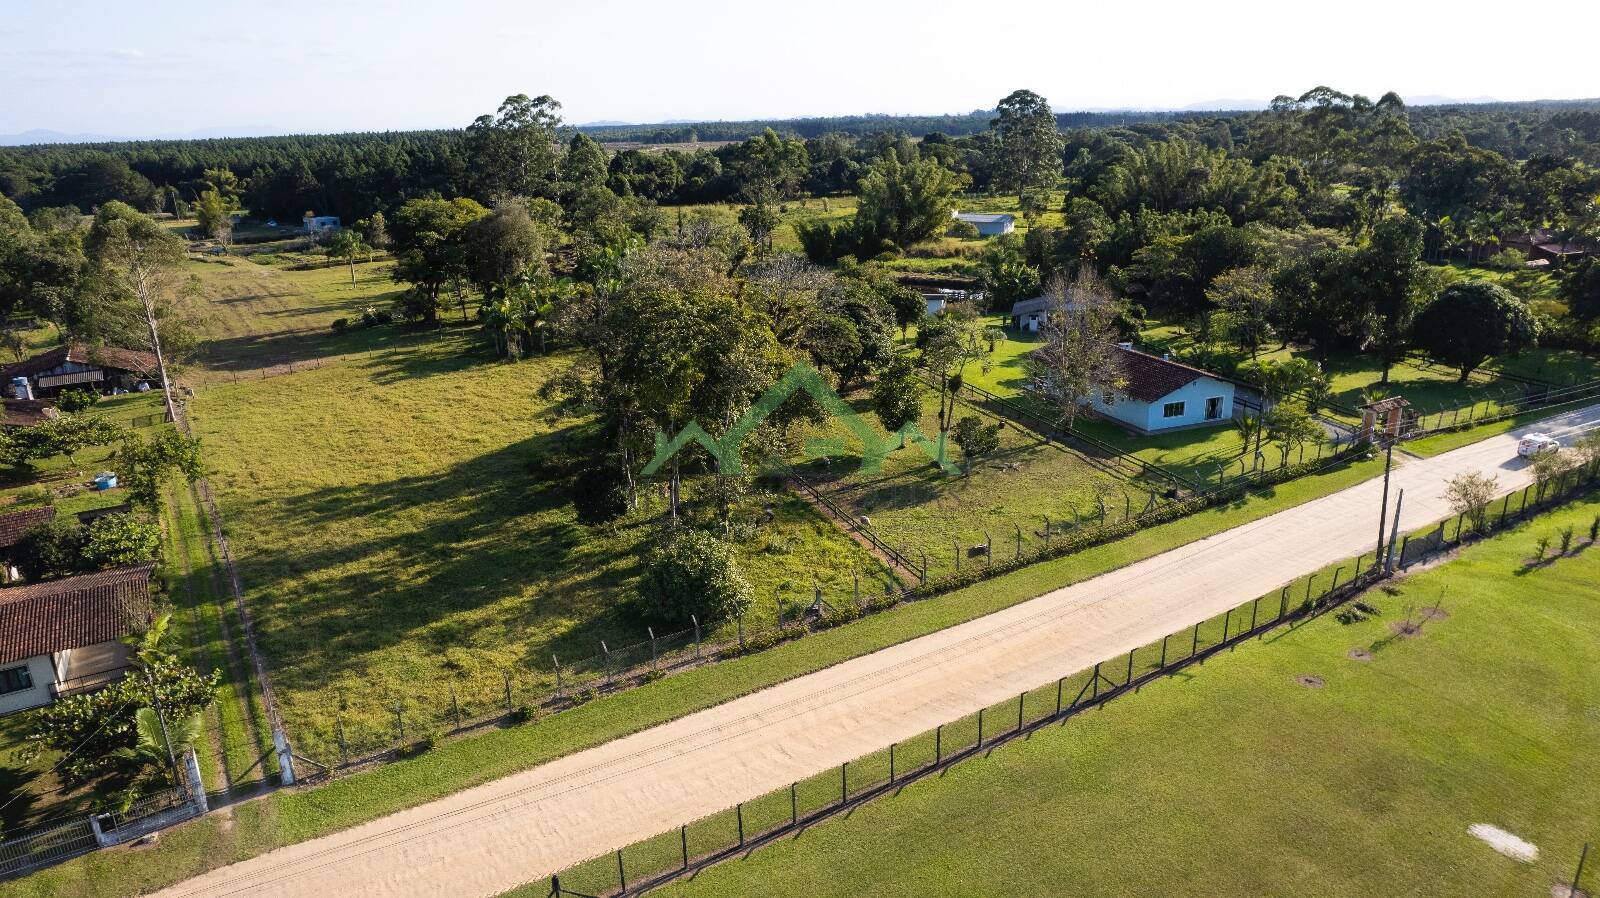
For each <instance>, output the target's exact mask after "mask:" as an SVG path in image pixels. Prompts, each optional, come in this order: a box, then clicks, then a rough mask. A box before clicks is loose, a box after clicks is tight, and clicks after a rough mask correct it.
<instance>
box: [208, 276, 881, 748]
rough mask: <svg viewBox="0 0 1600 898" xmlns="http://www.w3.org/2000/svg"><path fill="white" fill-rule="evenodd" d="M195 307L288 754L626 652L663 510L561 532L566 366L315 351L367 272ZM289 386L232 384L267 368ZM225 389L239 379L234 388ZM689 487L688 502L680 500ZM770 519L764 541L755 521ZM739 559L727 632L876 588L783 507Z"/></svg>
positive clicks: (362, 299)
mask: <svg viewBox="0 0 1600 898" xmlns="http://www.w3.org/2000/svg"><path fill="white" fill-rule="evenodd" d="M195 264H197V265H203V266H207V267H206V268H205V269H204V272H205V274H204V275H203V277H206V278H209V280H208V282H207V291H206V294H205V297H204V301H205V303H206V309H207V310H209V311H211V312H212V314H211V315H210V316H209V317H208V322H207V327H208V328H210V333H211V334H213V335H214V337H213V339H211V340H209V341H208V342H207V345H206V346H205V348H204V350H203V351H202V354H201V358H202V360H203V362H204V367H203V368H202V370H201V371H200V372H198V374H199V376H198V377H197V378H196V380H197V381H199V382H200V385H199V387H198V389H197V391H196V395H195V397H194V398H193V399H192V400H191V401H190V414H191V420H192V421H193V423H194V426H195V430H196V433H197V434H198V435H200V436H201V438H202V439H203V440H204V441H205V442H206V445H207V452H208V462H209V464H210V466H211V469H212V476H211V480H212V484H213V486H214V488H215V489H216V491H217V493H218V496H219V501H220V502H221V504H222V511H223V516H224V519H225V520H226V521H227V523H228V526H229V529H230V538H231V540H232V542H233V545H234V551H235V554H236V557H237V560H238V564H239V569H240V575H241V577H242V578H243V581H244V582H245V583H246V584H247V588H248V589H249V590H250V594H249V601H250V602H251V603H252V608H253V609H255V613H256V615H257V616H258V626H259V627H260V635H261V640H262V645H263V647H264V650H265V651H266V653H267V655H268V656H269V658H270V659H271V664H272V667H273V669H274V677H275V684H276V687H277V690H278V694H279V697H280V700H281V702H282V705H283V708H284V711H285V714H286V716H287V718H288V722H289V726H290V729H291V732H293V733H295V735H296V738H297V740H298V742H299V744H301V745H302V746H304V747H305V749H307V750H309V751H311V752H312V753H314V754H320V755H321V756H323V757H330V756H336V755H337V749H336V747H335V733H336V726H335V724H336V720H337V719H339V718H342V719H343V723H344V726H345V729H346V735H347V737H348V739H349V741H350V743H351V744H352V745H361V744H364V743H371V742H374V741H381V740H383V739H387V738H388V737H389V736H390V735H391V733H392V727H391V724H392V722H393V706H394V704H395V703H400V704H401V705H402V706H403V707H404V709H405V713H406V714H408V715H409V714H412V713H416V714H418V715H419V716H422V715H425V714H428V713H431V714H432V715H433V716H434V717H435V718H437V717H438V716H439V713H440V712H441V710H448V709H449V708H450V701H451V700H450V697H449V696H450V692H451V690H454V692H455V693H456V695H457V698H458V700H459V701H460V702H461V704H462V705H463V711H464V713H465V714H467V715H469V716H470V715H472V714H474V713H478V712H481V711H484V710H487V709H488V708H490V707H493V706H495V705H496V704H498V703H499V702H500V701H502V700H503V680H502V673H506V672H509V673H511V674H512V675H513V686H514V688H515V689H516V690H517V691H518V693H519V694H520V695H522V696H523V697H524V698H528V697H531V696H532V695H533V694H534V690H538V691H539V692H540V693H542V692H543V691H544V690H546V689H549V688H551V687H552V686H553V671H552V663H551V660H550V659H551V655H552V654H555V655H557V656H560V657H562V658H564V659H566V660H567V661H569V662H570V661H572V660H575V659H578V658H585V657H588V656H591V655H597V654H600V652H601V641H602V640H604V641H605V642H606V643H607V644H608V645H609V646H610V647H612V648H616V647H619V646H623V645H631V644H633V643H636V642H639V641H641V640H643V639H644V638H645V634H646V630H645V624H646V622H644V621H640V620H638V619H636V618H635V617H633V616H632V615H631V614H630V612H629V610H628V607H629V606H628V600H629V599H630V598H631V596H632V594H633V586H632V584H633V582H634V578H635V577H636V576H637V574H638V571H637V567H636V565H637V559H638V557H639V555H640V552H641V549H642V546H643V545H644V544H645V543H646V542H647V541H648V540H649V539H651V538H652V535H653V533H654V528H655V526H656V525H655V521H656V520H658V519H659V512H660V511H661V508H662V505H661V499H660V497H659V494H658V493H656V492H655V491H654V490H653V488H650V489H647V490H646V495H645V496H644V503H645V510H644V512H643V513H641V514H640V515H638V516H636V517H631V518H629V519H628V520H626V521H625V522H623V523H621V524H619V525H617V526H614V527H603V528H589V527H585V526H583V525H580V524H578V523H577V522H576V520H575V518H574V513H573V511H572V508H571V504H570V493H569V486H568V482H569V477H570V474H571V472H572V471H573V470H574V469H575V467H576V466H577V465H579V464H581V463H582V462H583V460H584V458H583V454H584V452H585V451H586V450H585V446H586V443H585V442H584V441H583V440H584V436H585V428H586V427H587V424H586V423H585V422H582V421H573V420H567V419H561V418H556V417H553V416H552V414H551V411H550V408H549V406H548V404H547V403H546V402H545V401H544V400H541V399H539V398H538V397H537V396H536V392H537V390H538V387H539V385H540V384H541V383H542V382H543V381H544V380H545V379H546V378H547V377H548V376H550V375H551V374H553V373H554V372H556V371H557V370H559V369H560V368H561V367H563V366H564V365H565V364H567V362H568V361H569V360H568V359H567V358H565V357H549V358H540V359H535V360H530V361H526V362H524V363H521V364H509V363H503V362H498V361H496V360H494V359H493V358H492V357H491V355H490V353H489V351H488V349H487V347H486V345H485V341H483V339H482V337H481V335H480V334H479V333H478V332H477V330H476V328H473V327H470V326H468V327H458V326H452V327H450V328H448V329H446V330H444V331H441V332H429V333H419V332H412V331H408V330H407V329H405V328H401V327H384V328H374V329H359V328H358V329H355V330H352V331H351V332H349V333H347V334H344V335H334V334H332V333H331V332H329V331H328V329H327V322H329V321H331V320H332V319H333V318H335V317H354V316H355V314H357V313H358V310H359V309H360V308H361V307H362V306H363V305H366V304H372V303H379V302H384V301H386V296H385V294H386V292H387V291H389V290H391V289H392V285H390V284H389V282H388V280H387V276H386V274H385V271H386V266H385V265H383V264H381V263H380V264H377V265H372V266H359V267H358V269H357V271H358V278H357V284H356V285H355V287H353V288H352V287H351V285H350V283H349V279H348V278H349V275H348V272H347V271H346V270H344V269H326V270H318V271H307V272H287V271H277V270H272V269H262V268H259V267H257V266H254V265H253V263H250V262H247V261H240V260H227V261H226V262H224V263H222V264H221V265H220V266H218V267H216V268H215V269H213V268H211V267H210V266H211V265H212V264H213V263H210V262H206V263H195ZM286 357H287V358H289V359H294V360H299V361H301V362H311V361H316V362H317V363H318V364H319V367H309V368H308V367H305V366H302V367H301V368H300V369H298V370H297V371H296V372H295V373H290V374H281V375H275V376H268V377H262V376H261V375H262V373H263V372H260V371H254V370H252V369H255V368H258V367H260V366H262V365H264V364H267V363H271V364H281V362H282V361H283V360H284V359H285V358H286ZM235 375H237V377H235ZM696 488H697V485H696V484H695V483H691V484H690V485H689V490H688V492H689V495H690V497H691V498H693V496H694V495H695V493H696ZM769 510H770V513H771V514H770V520H768V519H767V518H768V512H769ZM737 519H738V520H739V521H740V522H742V523H743V525H744V526H743V527H741V528H740V534H741V536H740V539H739V547H740V549H739V551H740V557H741V561H742V562H743V566H744V569H745V571H746V573H747V576H748V577H749V578H750V580H751V582H752V583H753V584H754V585H755V587H756V592H757V599H758V601H757V603H756V606H755V608H754V610H753V612H752V614H751V615H750V616H749V617H750V619H749V620H747V624H749V625H752V626H754V625H759V624H761V623H762V622H763V621H765V620H768V619H771V618H774V617H776V614H777V606H776V604H775V603H776V601H777V600H779V599H784V600H789V601H795V600H800V599H802V598H804V599H809V596H810V591H811V588H812V584H813V579H814V578H815V580H816V581H817V582H818V583H820V584H821V585H822V586H823V587H824V589H825V590H827V591H829V592H831V593H832V594H834V595H838V594H839V593H840V591H841V590H844V589H846V588H847V585H848V584H849V583H850V577H851V571H852V569H853V568H854V569H858V570H860V572H861V573H862V575H863V578H864V582H863V589H864V590H865V589H875V590H878V591H881V589H882V587H883V584H884V583H885V582H887V580H886V578H887V577H888V575H887V574H886V573H885V572H884V571H883V569H882V566H881V565H880V564H879V563H878V562H877V561H876V560H874V559H872V558H871V557H870V556H869V555H867V553H866V552H865V550H863V549H861V548H860V547H858V546H857V545H856V544H855V543H854V542H852V541H851V540H850V539H849V538H848V537H846V536H845V535H844V534H842V533H841V532H839V531H838V530H837V528H835V527H834V526H833V525H832V524H830V523H828V522H827V521H825V520H823V519H822V518H821V517H820V516H819V515H818V514H817V513H815V512H814V511H812V509H811V508H810V507H809V506H807V505H805V504H804V503H803V502H800V501H799V500H797V499H795V498H794V497H793V496H791V495H789V494H787V493H762V494H758V495H755V496H752V497H750V498H749V499H748V500H747V501H746V502H745V503H744V504H743V506H741V508H740V509H739V510H738V514H737Z"/></svg>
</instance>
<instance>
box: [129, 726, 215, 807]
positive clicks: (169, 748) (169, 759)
mask: <svg viewBox="0 0 1600 898" xmlns="http://www.w3.org/2000/svg"><path fill="white" fill-rule="evenodd" d="M133 729H134V743H133V747H131V748H119V749H117V750H116V751H115V752H113V754H114V755H116V756H117V757H119V758H122V759H123V760H125V761H129V762H130V763H131V764H132V765H133V767H134V770H135V771H136V772H135V774H134V779H133V782H132V783H131V784H130V785H129V786H128V788H127V789H126V790H124V792H123V793H122V796H121V807H122V809H123V810H127V808H128V807H130V806H131V805H132V804H133V802H134V800H135V799H137V798H138V797H139V795H140V793H142V792H147V791H149V788H150V787H152V786H165V785H178V781H177V778H178V768H177V763H178V761H177V758H178V751H179V750H180V749H184V748H187V747H189V746H191V745H194V744H195V743H196V742H199V741H200V739H201V738H202V736H203V735H204V733H205V720H204V717H203V716H202V714H201V712H199V711H196V712H195V713H193V714H190V715H189V716H188V717H185V718H183V719H182V720H176V721H173V723H172V725H171V726H165V727H164V726H162V721H161V715H159V714H158V713H156V709H154V708H140V709H139V710H138V711H136V712H135V713H134V715H133Z"/></svg>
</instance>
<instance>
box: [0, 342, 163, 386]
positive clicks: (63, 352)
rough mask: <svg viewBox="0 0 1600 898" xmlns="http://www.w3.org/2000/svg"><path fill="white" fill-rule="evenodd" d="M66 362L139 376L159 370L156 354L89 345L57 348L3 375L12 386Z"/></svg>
mask: <svg viewBox="0 0 1600 898" xmlns="http://www.w3.org/2000/svg"><path fill="white" fill-rule="evenodd" d="M64 362H75V363H77V364H79V365H98V366H100V367H102V368H115V369H117V370H119V371H132V372H134V373H135V374H154V373H155V371H156V357H155V354H154V353H149V352H141V351H139V350H137V349H121V348H119V347H116V346H90V345H88V344H86V343H73V344H72V345H70V346H57V347H56V348H55V349H52V350H50V351H49V352H45V353H40V354H39V355H36V356H34V357H33V358H31V359H24V360H22V361H20V362H17V363H16V364H14V365H7V366H6V367H5V368H4V369H0V375H3V376H4V377H5V379H6V381H7V382H8V383H9V381H10V380H11V378H13V377H32V376H34V375H35V374H38V373H39V372H41V371H49V370H50V369H51V368H55V367H57V366H59V365H61V364H62V363H64Z"/></svg>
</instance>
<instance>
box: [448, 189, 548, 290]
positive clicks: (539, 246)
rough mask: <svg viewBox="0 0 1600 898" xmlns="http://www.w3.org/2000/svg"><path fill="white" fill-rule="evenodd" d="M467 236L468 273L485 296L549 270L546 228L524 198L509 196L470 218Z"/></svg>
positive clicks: (538, 278)
mask: <svg viewBox="0 0 1600 898" xmlns="http://www.w3.org/2000/svg"><path fill="white" fill-rule="evenodd" d="M464 239H465V242H466V264H467V271H468V275H469V277H470V278H471V280H472V285H473V286H474V287H476V288H477V289H478V292H479V293H481V294H483V295H484V296H485V297H491V296H504V295H505V293H506V291H507V290H508V289H509V288H510V285H511V284H513V283H515V282H516V281H517V280H519V279H523V278H526V279H530V280H535V281H537V280H542V279H543V278H544V277H545V276H547V275H548V274H549V271H550V268H549V265H548V264H547V263H546V261H545V245H546V240H545V235H544V229H543V228H541V227H540V226H539V225H538V224H537V223H536V222H534V220H533V218H532V216H530V215H529V214H528V207H527V205H526V204H524V203H522V202H521V201H518V200H508V201H506V202H504V203H501V204H500V205H499V206H497V207H495V210H494V211H493V212H490V213H489V214H487V215H485V216H483V217H481V218H478V219H475V220H474V221H471V222H469V223H468V224H467V226H466V234H465V237H464ZM463 311H464V310H463Z"/></svg>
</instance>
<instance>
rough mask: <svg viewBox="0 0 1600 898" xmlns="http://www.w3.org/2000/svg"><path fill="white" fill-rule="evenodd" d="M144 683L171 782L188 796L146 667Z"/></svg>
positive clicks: (158, 694) (152, 680)
mask: <svg viewBox="0 0 1600 898" xmlns="http://www.w3.org/2000/svg"><path fill="white" fill-rule="evenodd" d="M144 681H145V682H146V683H148V684H149V686H150V703H151V704H152V705H154V706H155V709H156V720H158V721H160V723H161V741H162V742H163V743H165V744H166V746H167V761H168V763H170V764H171V765H172V782H173V784H174V785H176V786H177V787H178V788H180V789H182V790H183V794H185V795H188V794H189V787H188V785H187V784H185V783H184V781H183V776H182V775H181V774H179V772H178V755H177V753H176V752H174V751H173V750H172V736H171V735H169V734H168V733H167V714H166V712H165V711H163V710H162V709H161V695H160V693H158V692H157V691H156V678H155V676H154V675H153V674H151V673H150V669H149V668H148V667H147V668H145V671H144Z"/></svg>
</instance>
